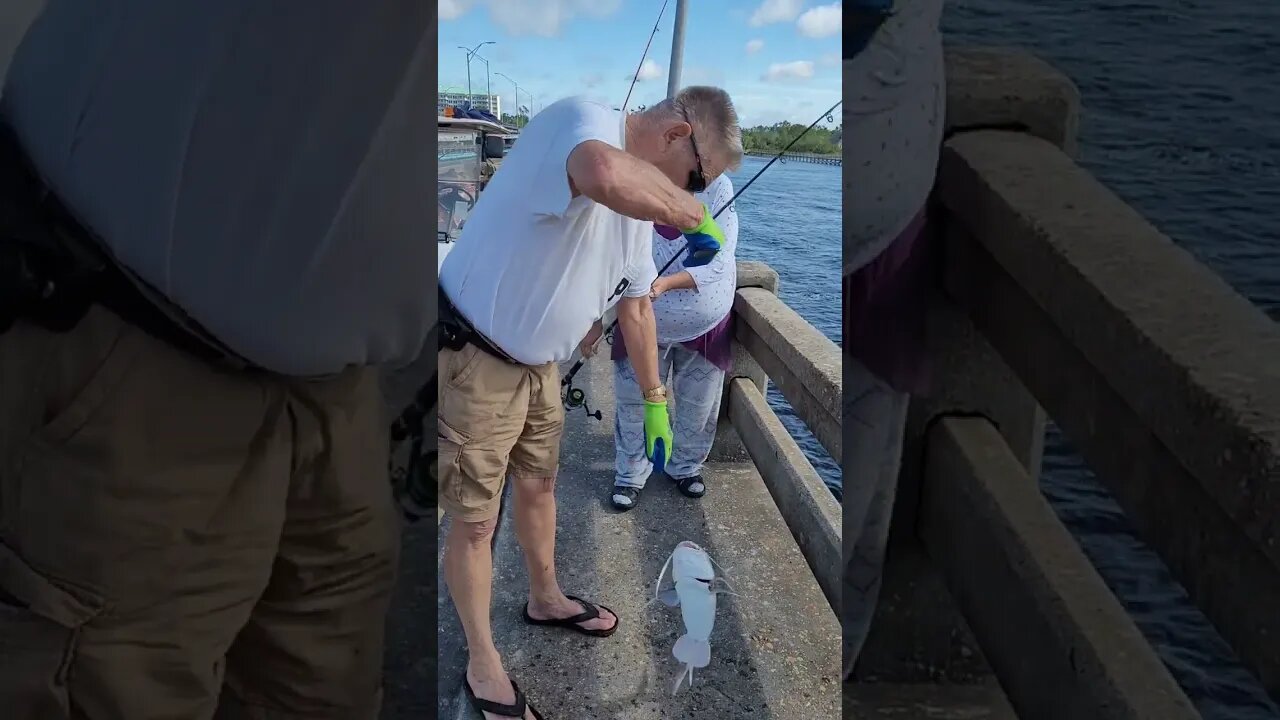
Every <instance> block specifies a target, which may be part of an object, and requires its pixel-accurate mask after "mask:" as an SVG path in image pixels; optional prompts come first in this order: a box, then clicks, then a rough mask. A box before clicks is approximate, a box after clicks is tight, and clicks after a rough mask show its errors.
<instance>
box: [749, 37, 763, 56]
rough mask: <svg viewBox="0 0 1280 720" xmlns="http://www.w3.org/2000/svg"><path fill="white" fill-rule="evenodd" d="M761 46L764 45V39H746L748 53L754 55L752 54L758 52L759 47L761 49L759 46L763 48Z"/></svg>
mask: <svg viewBox="0 0 1280 720" xmlns="http://www.w3.org/2000/svg"><path fill="white" fill-rule="evenodd" d="M763 47H764V41H763V40H761V39H759V38H756V39H755V40H748V41H747V54H748V55H754V54H756V53H758V52H760V49H761V48H763Z"/></svg>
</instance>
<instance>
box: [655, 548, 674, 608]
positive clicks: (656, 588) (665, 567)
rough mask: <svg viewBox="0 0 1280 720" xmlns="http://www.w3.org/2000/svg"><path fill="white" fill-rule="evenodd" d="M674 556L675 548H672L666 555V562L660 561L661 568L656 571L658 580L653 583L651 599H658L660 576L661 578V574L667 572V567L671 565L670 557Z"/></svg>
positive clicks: (660, 585)
mask: <svg viewBox="0 0 1280 720" xmlns="http://www.w3.org/2000/svg"><path fill="white" fill-rule="evenodd" d="M675 556H676V551H675V550H672V551H671V554H670V555H668V556H667V561H666V562H664V563H662V569H661V570H659V571H658V581H657V582H655V583H654V584H653V599H654V600H657V599H659V598H658V589H659V588H661V587H662V578H663V576H664V575H666V574H667V568H669V567H671V559H672V558H674V557H675Z"/></svg>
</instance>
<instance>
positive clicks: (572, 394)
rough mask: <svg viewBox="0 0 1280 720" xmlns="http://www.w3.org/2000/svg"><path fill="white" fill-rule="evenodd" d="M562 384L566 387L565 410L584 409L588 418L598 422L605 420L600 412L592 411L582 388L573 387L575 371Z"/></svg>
mask: <svg viewBox="0 0 1280 720" xmlns="http://www.w3.org/2000/svg"><path fill="white" fill-rule="evenodd" d="M560 384H561V385H562V386H563V387H564V409H565V410H576V409H578V408H582V411H583V412H585V413H586V414H587V417H592V418H595V419H596V420H603V419H604V415H603V414H602V413H601V412H600V411H599V410H592V409H591V406H590V405H588V404H587V393H586V392H584V391H583V390H582V388H576V387H574V386H573V371H571V372H570V373H569V374H568V375H566V376H565V377H564V380H561V381H560Z"/></svg>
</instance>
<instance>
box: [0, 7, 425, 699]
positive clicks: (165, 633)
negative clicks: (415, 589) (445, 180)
mask: <svg viewBox="0 0 1280 720" xmlns="http://www.w3.org/2000/svg"><path fill="white" fill-rule="evenodd" d="M434 38H435V22H434V18H433V15H432V10H431V6H430V5H429V4H426V3H422V2H420V1H419V0H367V1H366V2H359V3H352V2H349V1H348V0H317V1H316V2H310V3H307V5H306V9H305V11H299V10H298V9H296V8H295V7H294V6H292V5H291V4H288V3H263V2H256V1H254V0H220V1H219V2H205V1H204V0H166V1H165V2H155V1H154V0H113V2H109V3H97V2H82V1H81V0H48V2H47V3H46V4H45V8H44V11H43V14H41V15H40V16H39V17H38V18H37V19H36V20H35V22H34V24H33V25H32V26H31V28H30V30H29V31H28V32H27V33H26V35H25V38H24V39H23V41H22V43H21V46H20V47H19V49H18V50H17V52H16V55H15V56H14V58H13V61H12V64H11V65H10V67H9V73H8V78H7V83H6V86H5V89H4V96H3V105H2V106H0V125H3V128H0V155H2V156H0V226H2V227H0V261H2V262H0V273H4V272H8V273H9V274H8V275H7V276H6V277H4V278H0V287H3V288H4V293H3V295H4V300H5V302H3V303H0V315H7V317H0V708H2V710H0V715H3V716H4V717H5V718H7V719H10V720H67V719H68V718H71V717H75V718H82V719H87V720H119V719H122V718H128V719H129V720H150V719H159V718H189V719H191V720H207V719H208V718H212V717H214V715H215V712H216V713H217V717H219V718H267V717H271V718H309V719H315V720H324V719H332V720H339V719H341V720H353V719H357V720H373V719H374V718H376V717H377V716H378V712H379V704H380V703H379V698H380V695H381V671H382V655H383V634H384V624H385V617H384V616H385V613H386V610H387V607H388V605H389V602H390V593H391V589H392V586H393V584H394V579H395V569H396V560H397V552H398V539H397V529H398V518H397V516H396V514H395V512H394V509H393V504H392V498H391V492H390V487H389V483H388V482H387V480H386V468H387V451H388V439H387V421H386V413H385V411H384V409H383V403H382V399H381V396H380V392H379V386H378V377H377V375H378V370H377V368H375V367H374V366H376V365H384V364H401V363H405V362H407V361H409V360H411V359H413V358H414V357H415V356H416V355H418V354H419V353H420V352H421V350H422V348H423V345H424V344H425V341H426V338H427V337H428V333H429V331H430V327H431V323H432V322H433V316H434V314H435V310H434V303H435V298H434V297H431V296H430V295H429V294H428V295H427V296H426V297H424V293H423V287H430V285H431V284H432V283H433V282H434V279H433V278H434V271H433V270H432V269H431V265H432V262H431V256H432V251H431V250H430V249H429V247H428V246H427V245H426V243H424V242H423V238H424V236H425V235H426V233H427V231H428V230H429V229H430V227H431V219H430V215H429V207H428V206H427V205H425V204H424V203H423V198H425V197H429V196H430V193H431V188H432V186H433V185H434V183H435V180H434V177H433V175H434V163H433V161H432V158H431V156H430V142H431V141H430V138H431V137H432V135H433V134H434V132H435V131H434V130H433V129H432V128H431V126H430V124H429V123H427V122H426V121H427V120H429V119H430V117H431V112H432V110H431V106H430V97H431V84H432V83H433V82H434V76H433V73H432V71H431V69H430V67H431V58H432V56H433V53H434V49H433V48H434V42H435V40H434ZM19 270H21V271H19ZM15 298H16V300H15Z"/></svg>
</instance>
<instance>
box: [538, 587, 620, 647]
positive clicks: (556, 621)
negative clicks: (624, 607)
mask: <svg viewBox="0 0 1280 720" xmlns="http://www.w3.org/2000/svg"><path fill="white" fill-rule="evenodd" d="M566 597H568V598H569V599H570V600H572V601H574V602H576V603H579V604H581V605H582V607H583V611H582V612H580V613H578V614H577V615H574V616H572V617H566V618H549V619H547V620H538V619H537V618H534V617H532V616H531V615H529V603H525V604H524V621H525V622H527V623H529V624H530V625H550V626H552V627H562V628H567V629H569V630H573V631H574V632H579V633H582V634H583V635H590V636H591V637H601V638H606V637H609V636H610V635H612V634H614V633H615V632H617V631H618V625H619V624H620V623H621V622H622V620H621V618H619V617H618V613H615V612H614V611H613V610H610V609H609V608H607V607H604V605H600V606H599V607H597V606H596V605H593V604H592V603H589V602H587V601H586V600H583V599H582V598H579V597H574V596H572V595H567V596H566ZM600 608H604V609H605V610H609V614H611V615H613V627H611V628H608V629H606V630H591V629H588V628H584V627H582V625H581V623H584V622H587V621H588V620H595V619H596V618H598V617H600Z"/></svg>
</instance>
